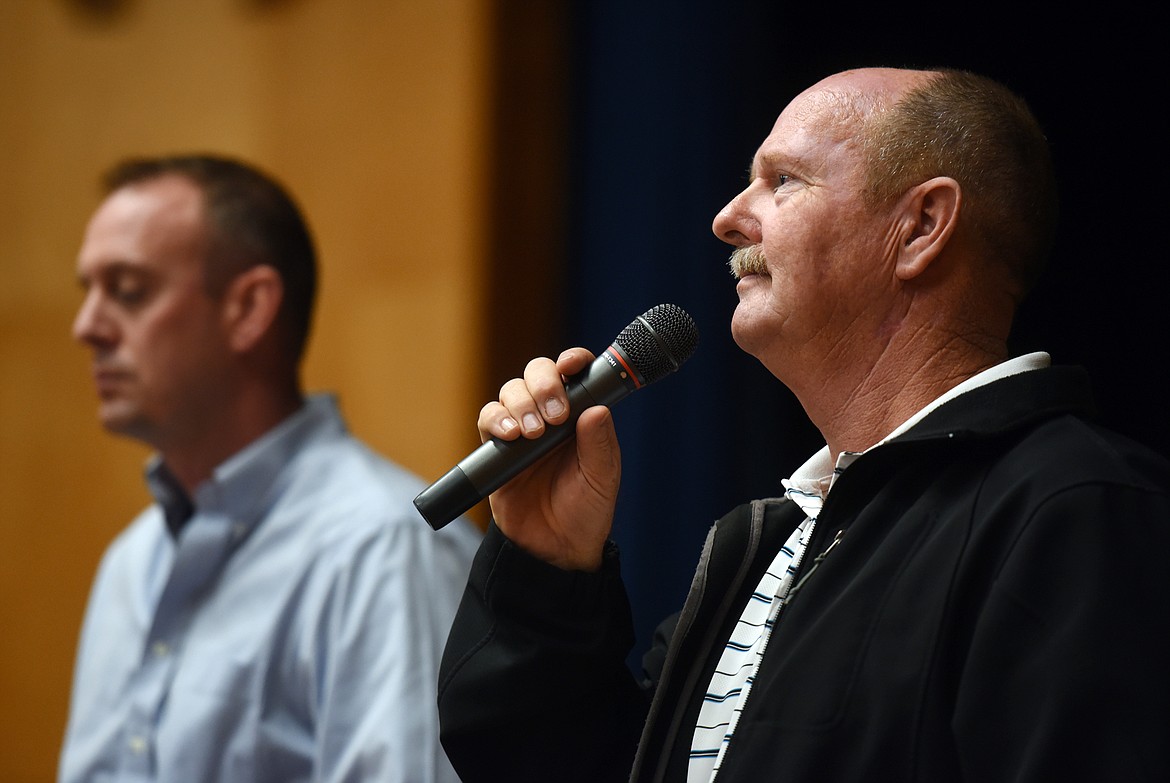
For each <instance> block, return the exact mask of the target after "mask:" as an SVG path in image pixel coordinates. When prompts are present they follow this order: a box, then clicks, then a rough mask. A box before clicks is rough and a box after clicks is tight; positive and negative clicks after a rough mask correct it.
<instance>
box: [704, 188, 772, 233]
mask: <svg viewBox="0 0 1170 783" xmlns="http://www.w3.org/2000/svg"><path fill="white" fill-rule="evenodd" d="M749 189H750V187H749ZM747 201H748V189H745V190H744V191H743V192H742V193H740V194H739V195H738V196H736V197H735V198H733V199H732V200H731V201H729V202H727V206H725V207H724V208H723V209H721V210H719V212H718V214H716V215H715V220H714V221H712V223H711V230H712V231H714V232H715V236H717V237H719V238H720V239H722V240H723V241H724V242H726V243H727V244H729V245H735V246H736V247H743V246H745V245H755V244H758V243H759V242H760V223H759V221H758V220H756V219H755V218H754V217H752V215H751V213H750V212H749V210H748V208H747Z"/></svg>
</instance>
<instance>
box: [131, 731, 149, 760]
mask: <svg viewBox="0 0 1170 783" xmlns="http://www.w3.org/2000/svg"><path fill="white" fill-rule="evenodd" d="M127 744H128V745H129V747H130V752H131V753H133V754H134V755H136V756H141V755H142V754H143V753H145V752H146V737H142V736H139V735H137V734H136V735H134V736H133V737H131V738H130V741H129V742H128V743H127Z"/></svg>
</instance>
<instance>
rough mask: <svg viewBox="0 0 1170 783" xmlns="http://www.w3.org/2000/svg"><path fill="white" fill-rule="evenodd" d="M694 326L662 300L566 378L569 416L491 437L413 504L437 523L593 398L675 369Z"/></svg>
mask: <svg viewBox="0 0 1170 783" xmlns="http://www.w3.org/2000/svg"><path fill="white" fill-rule="evenodd" d="M697 342H698V332H697V330H696V329H695V327H694V323H693V322H692V321H691V318H690V316H689V315H687V313H686V312H685V311H684V310H682V309H681V308H679V307H676V306H675V305H659V306H658V307H655V308H653V309H651V310H649V311H647V312H646V313H645V314H643V315H642V316H639V317H638V318H637V319H635V320H634V321H633V322H632V323H631V324H630V325H629V326H627V327H626V328H625V329H624V330H623V331H622V333H621V334H620V335H618V337H617V339H616V340H614V342H613V344H612V345H610V346H609V347H608V348H607V349H606V350H605V351H604V352H603V353H602V354H601V355H600V356H598V357H597V358H596V359H595V360H594V361H593V363H592V364H590V365H589V366H588V367H586V368H585V369H584V370H583V371H582V372H580V373H578V374H577V375H574V376H573V377H572V378H569V379H568V382H567V383H566V384H565V392H566V394H567V396H568V398H569V419H568V420H567V421H565V422H563V423H561V424H546V426H545V431H544V434H543V435H541V436H540V437H539V438H534V439H529V438H524V437H520V438H517V439H516V440H510V441H505V440H500V439H499V438H489V439H488V440H487V441H485V442H484V443H483V444H482V445H481V446H480V447H479V448H477V449H476V450H475V451H473V452H472V453H471V454H469V455H468V456H466V457H465V458H464V459H463V460H461V461H460V462H459V464H457V465H456V466H455V467H453V468H452V469H451V470H449V471H448V472H447V473H446V474H445V475H444V476H443V477H442V478H440V479H439V480H438V481H436V482H435V483H434V484H431V485H430V486H429V487H427V488H426V489H424V490H423V491H422V492H421V493H419V495H418V497H416V498H415V499H414V505H415V508H417V509H418V510H419V513H421V514H422V516H423V518H424V519H426V521H427V522H428V523H429V524H430V525H431V527H432V528H434V529H435V530H438V529H439V528H441V527H443V526H444V525H446V524H447V523H449V522H451V521H452V520H453V519H455V518H456V517H458V516H459V515H460V514H462V513H464V512H465V511H467V510H468V509H470V508H472V507H473V506H475V505H476V504H477V503H479V502H480V501H481V500H483V499H484V498H486V497H487V496H488V495H490V494H491V493H492V492H495V491H496V490H497V489H499V488H500V487H502V486H503V485H504V484H506V483H507V482H509V481H511V480H512V479H513V478H515V477H516V475H517V474H519V473H520V472H521V471H523V470H525V469H526V468H528V467H530V466H531V465H532V464H534V463H535V462H537V461H538V460H540V459H541V458H542V457H544V456H545V455H547V454H548V453H549V452H550V451H552V450H553V449H555V448H556V447H557V446H559V445H561V444H562V443H564V442H565V441H567V440H569V439H570V438H572V437H573V436H574V434H575V433H576V427H577V419H578V418H579V417H580V415H581V413H582V412H584V411H585V410H586V409H588V408H591V407H593V406H594V405H605V406H607V407H609V406H612V405H613V404H614V403H616V402H618V401H619V400H621V399H623V398H625V397H626V396H627V395H629V394H630V393H632V392H634V391H636V390H637V389H640V388H642V387H643V386H645V385H646V384H648V383H651V382H653V381H655V380H658V378H660V377H662V376H663V375H666V374H668V373H670V372H673V371H674V370H676V369H678V367H679V365H680V364H682V362H684V361H686V359H687V358H689V357H690V354H691V352H693V351H694V348H695V345H696V344H697Z"/></svg>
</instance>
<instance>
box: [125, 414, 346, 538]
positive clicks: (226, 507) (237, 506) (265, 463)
mask: <svg viewBox="0 0 1170 783" xmlns="http://www.w3.org/2000/svg"><path fill="white" fill-rule="evenodd" d="M344 431H345V425H344V423H343V422H342V420H341V414H340V413H339V411H338V408H337V400H336V398H335V397H334V396H333V395H329V394H316V395H312V396H310V397H309V398H308V399H307V400H306V402H305V404H304V405H303V406H301V408H300V410H298V411H297V412H296V413H294V414H292V415H291V416H289V417H288V418H286V419H285V420H284V421H282V422H281V423H280V424H278V425H276V426H275V427H273V428H272V429H271V430H269V431H268V432H266V433H265V434H264V435H262V436H260V437H259V438H257V439H256V440H254V441H252V442H251V443H249V444H248V445H247V446H245V447H244V448H243V449H241V450H240V451H238V452H236V453H235V454H234V455H232V456H231V457H229V458H228V459H227V460H226V461H224V462H223V463H221V464H220V465H219V466H218V467H216V468H215V470H214V471H212V475H211V477H210V478H208V479H207V480H205V481H204V482H202V483H201V484H200V485H199V486H198V487H196V488H195V493H194V498H193V500H192V499H189V498H188V497H187V495H186V493H185V492H184V491H183V489H182V487H180V486H179V483H178V481H176V480H175V478H174V476H173V475H171V472H170V471H169V470H168V469H167V467H166V464H165V463H164V462H163V460H162V457H161V455H157V454H156V455H154V456H153V457H151V460H150V462H149V463H148V465H147V473H146V481H147V486H148V487H149V489H150V492H151V494H152V495H153V496H154V499H155V500H156V501H157V502H158V504H159V506H160V507H161V508H162V511H163V515H164V517H165V518H166V522H167V527H168V528H169V529H170V530H171V534H172V535H173V536H176V537H177V536H178V533H179V529H180V528H181V527H182V525H183V523H184V522H185V521H186V520H187V518H188V517H190V516H191V515H192V513H195V514H200V513H204V512H212V513H222V514H227V515H230V517H231V518H232V519H233V520H234V521H235V524H236V526H237V534H239V535H240V536H241V537H242V535H243V534H246V533H248V532H250V531H251V530H252V528H254V527H255V525H256V524H257V522H258V521H259V520H260V519H261V518H262V517H263V515H264V512H265V511H266V510H267V507H268V504H269V503H270V502H271V500H272V498H273V497H275V496H276V493H274V492H273V490H274V489H280V487H279V485H278V481H279V479H280V476H281V474H282V473H283V471H284V468H285V466H287V465H288V464H289V462H291V461H292V460H293V458H294V457H295V456H296V454H297V453H299V452H300V451H301V448H302V446H303V444H304V443H305V442H306V441H307V440H309V439H311V438H316V437H321V436H322V435H328V434H342V433H343V432H344Z"/></svg>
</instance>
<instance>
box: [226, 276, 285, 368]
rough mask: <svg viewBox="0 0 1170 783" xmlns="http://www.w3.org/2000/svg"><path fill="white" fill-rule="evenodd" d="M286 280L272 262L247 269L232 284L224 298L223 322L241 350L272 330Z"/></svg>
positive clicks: (234, 345)
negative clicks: (283, 280)
mask: <svg viewBox="0 0 1170 783" xmlns="http://www.w3.org/2000/svg"><path fill="white" fill-rule="evenodd" d="M283 299H284V284H283V283H282V281H281V279H280V273H279V272H277V271H276V269H275V268H273V267H271V266H269V265H268V264H260V265H258V266H254V267H250V268H249V269H246V270H244V271H243V272H241V273H240V274H238V275H236V277H235V278H234V279H233V280H232V281H231V283H229V284H228V288H227V291H226V292H225V294H224V298H223V322H224V329H225V330H226V333H227V340H228V344H229V345H230V346H231V348H232V350H234V351H236V352H237V353H244V352H246V351H250V350H251V349H253V348H254V347H256V345H257V343H259V342H260V341H261V340H262V339H263V338H264V336H265V335H266V334H268V333H269V332H271V331H272V327H273V324H274V323H275V322H276V316H277V313H278V312H279V311H280V303H281V301H282V300H283Z"/></svg>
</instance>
